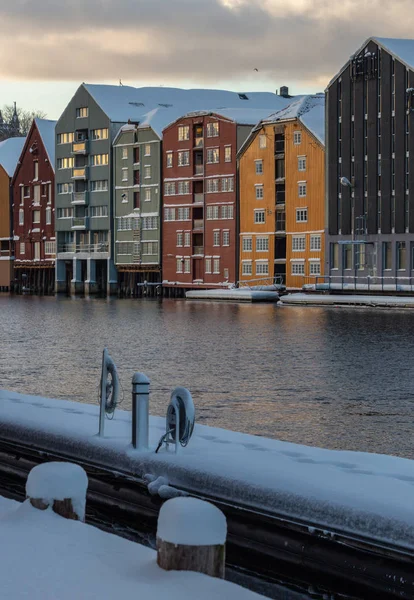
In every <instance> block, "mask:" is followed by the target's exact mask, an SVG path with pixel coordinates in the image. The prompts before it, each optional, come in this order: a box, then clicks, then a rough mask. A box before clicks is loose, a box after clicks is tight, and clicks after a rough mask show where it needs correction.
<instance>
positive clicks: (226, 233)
mask: <svg viewBox="0 0 414 600" xmlns="http://www.w3.org/2000/svg"><path fill="white" fill-rule="evenodd" d="M222 241H223V243H222V245H223V246H230V230H229V229H223V240H222Z"/></svg>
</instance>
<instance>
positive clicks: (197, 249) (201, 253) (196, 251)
mask: <svg viewBox="0 0 414 600" xmlns="http://www.w3.org/2000/svg"><path fill="white" fill-rule="evenodd" d="M193 254H195V255H197V254H198V255H199V256H204V246H193Z"/></svg>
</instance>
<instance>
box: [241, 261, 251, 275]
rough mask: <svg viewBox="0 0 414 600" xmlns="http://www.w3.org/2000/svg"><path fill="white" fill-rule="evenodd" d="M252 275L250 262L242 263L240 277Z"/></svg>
mask: <svg viewBox="0 0 414 600" xmlns="http://www.w3.org/2000/svg"><path fill="white" fill-rule="evenodd" d="M251 274H252V263H251V261H245V260H244V261H243V262H242V275H251Z"/></svg>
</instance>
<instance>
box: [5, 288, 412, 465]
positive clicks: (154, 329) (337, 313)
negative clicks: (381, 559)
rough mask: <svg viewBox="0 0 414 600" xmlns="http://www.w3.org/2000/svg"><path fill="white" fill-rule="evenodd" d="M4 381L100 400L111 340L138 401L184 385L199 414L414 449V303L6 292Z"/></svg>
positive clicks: (290, 434)
mask: <svg viewBox="0 0 414 600" xmlns="http://www.w3.org/2000/svg"><path fill="white" fill-rule="evenodd" d="M0 311H1V312H0V314H1V321H0V332H1V338H0V339H1V353H0V387H2V388H5V389H10V390H14V391H18V392H23V393H30V394H38V395H43V396H48V397H54V398H69V399H73V400H77V401H79V402H97V395H98V382H99V376H100V368H101V356H102V349H103V347H104V346H107V347H108V348H109V350H110V353H111V355H112V357H113V358H114V360H115V362H116V364H117V366H118V370H119V373H120V377H121V383H122V387H123V391H124V400H123V404H122V407H123V408H126V409H129V408H130V406H131V401H130V400H131V377H132V375H133V373H134V371H143V372H144V373H146V374H147V375H148V376H149V377H150V379H151V399H150V411H151V413H152V414H157V415H163V414H165V410H166V407H167V404H168V401H169V394H170V392H171V390H172V389H173V388H174V387H175V386H176V385H183V386H185V387H188V388H189V389H190V390H191V392H192V395H193V398H194V401H195V404H196V410H197V422H198V423H202V424H206V425H212V426H216V427H224V428H227V429H233V430H237V431H243V432H247V433H252V434H256V435H264V436H267V437H275V438H279V439H282V440H288V441H291V442H296V443H301V444H308V445H316V446H323V447H327V448H335V449H348V450H362V451H369V452H379V453H386V454H395V455H399V456H405V457H409V458H414V442H413V440H414V419H413V412H414V359H413V357H414V311H410V310H400V309H372V308H367V309H362V308H335V307H323V308H318V307H283V306H277V305H273V304H261V305H258V304H256V305H250V304H224V303H205V302H189V301H182V300H181V301H180V300H162V301H161V300H145V299H143V300H87V299H81V298H37V297H9V296H2V297H0Z"/></svg>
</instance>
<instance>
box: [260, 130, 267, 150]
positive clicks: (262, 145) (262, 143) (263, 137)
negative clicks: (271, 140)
mask: <svg viewBox="0 0 414 600" xmlns="http://www.w3.org/2000/svg"><path fill="white" fill-rule="evenodd" d="M266 146H267V136H266V134H265V133H260V134H259V148H260V149H261V150H263V149H264V148H266Z"/></svg>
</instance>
